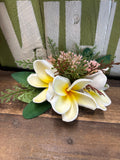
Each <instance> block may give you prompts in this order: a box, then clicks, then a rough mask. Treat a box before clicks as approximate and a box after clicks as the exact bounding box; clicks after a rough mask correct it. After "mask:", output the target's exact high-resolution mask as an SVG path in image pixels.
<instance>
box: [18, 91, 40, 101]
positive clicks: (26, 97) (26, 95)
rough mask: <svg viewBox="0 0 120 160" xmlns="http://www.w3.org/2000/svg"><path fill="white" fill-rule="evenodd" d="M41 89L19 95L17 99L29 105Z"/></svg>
mask: <svg viewBox="0 0 120 160" xmlns="http://www.w3.org/2000/svg"><path fill="white" fill-rule="evenodd" d="M42 90H43V89H33V90H30V91H27V92H25V93H23V94H21V95H20V96H19V97H18V99H19V100H20V101H22V102H25V103H30V102H31V101H32V100H33V98H34V97H36V96H37V95H38V94H39V93H40V92H41V91H42Z"/></svg>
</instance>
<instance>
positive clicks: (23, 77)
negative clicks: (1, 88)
mask: <svg viewBox="0 0 120 160" xmlns="http://www.w3.org/2000/svg"><path fill="white" fill-rule="evenodd" d="M31 73H33V72H15V73H13V74H12V75H11V76H12V77H13V78H14V79H15V80H16V81H17V82H18V83H20V84H22V85H24V86H26V87H27V86H29V84H28V82H27V77H28V76H29V75H30V74H31Z"/></svg>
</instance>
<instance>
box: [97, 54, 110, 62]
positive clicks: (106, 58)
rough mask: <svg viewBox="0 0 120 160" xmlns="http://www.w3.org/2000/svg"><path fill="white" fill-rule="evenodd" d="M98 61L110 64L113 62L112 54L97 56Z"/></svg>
mask: <svg viewBox="0 0 120 160" xmlns="http://www.w3.org/2000/svg"><path fill="white" fill-rule="evenodd" d="M96 61H97V62H98V63H104V64H109V63H111V62H112V56H111V55H105V56H102V57H99V58H97V59H96Z"/></svg>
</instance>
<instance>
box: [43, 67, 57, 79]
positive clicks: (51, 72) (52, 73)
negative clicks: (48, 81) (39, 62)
mask: <svg viewBox="0 0 120 160" xmlns="http://www.w3.org/2000/svg"><path fill="white" fill-rule="evenodd" d="M45 71H46V73H47V74H48V75H49V76H50V77H52V78H54V76H55V73H56V72H57V70H56V69H55V68H53V69H46V70H45Z"/></svg>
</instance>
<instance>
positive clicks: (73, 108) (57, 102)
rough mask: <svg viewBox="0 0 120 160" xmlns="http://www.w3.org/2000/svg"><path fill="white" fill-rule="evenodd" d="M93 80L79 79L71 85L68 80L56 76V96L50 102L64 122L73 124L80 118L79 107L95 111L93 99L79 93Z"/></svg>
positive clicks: (54, 86) (54, 85) (54, 83)
mask: <svg viewBox="0 0 120 160" xmlns="http://www.w3.org/2000/svg"><path fill="white" fill-rule="evenodd" d="M91 81H92V80H88V79H78V80H76V81H74V82H73V83H72V85H71V84H70V81H69V79H68V78H65V77H62V76H56V77H55V78H54V80H53V89H54V91H55V95H54V97H53V99H52V100H51V101H50V103H51V105H52V108H53V110H54V111H55V112H57V113H58V114H61V115H62V120H63V121H66V122H71V121H73V120H75V119H76V118H77V116H78V111H79V108H78V105H80V106H83V107H86V108H89V109H92V110H95V109H96V107H97V105H96V103H95V101H94V99H93V98H92V97H90V96H89V95H87V94H85V93H82V92H78V90H79V91H80V90H82V89H83V88H84V87H85V86H86V85H88V84H90V83H91Z"/></svg>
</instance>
